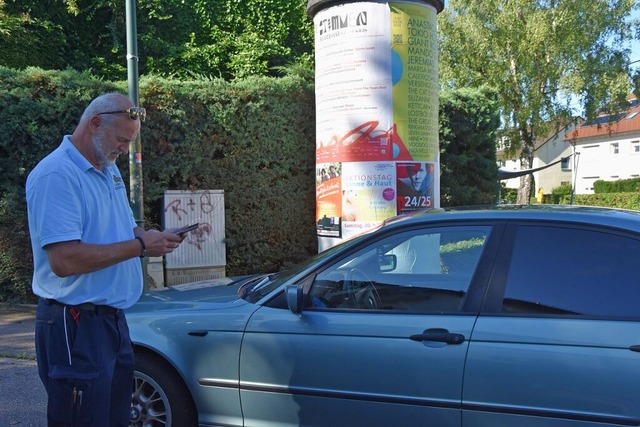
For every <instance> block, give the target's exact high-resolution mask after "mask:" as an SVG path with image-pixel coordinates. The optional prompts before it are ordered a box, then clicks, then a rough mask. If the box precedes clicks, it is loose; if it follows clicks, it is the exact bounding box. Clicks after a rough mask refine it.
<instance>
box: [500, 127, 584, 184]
mask: <svg viewBox="0 0 640 427" xmlns="http://www.w3.org/2000/svg"><path fill="white" fill-rule="evenodd" d="M580 123H582V119H581V118H579V117H575V118H573V119H571V120H569V122H568V123H565V124H564V125H559V127H556V128H555V129H554V131H553V133H551V134H550V135H548V136H547V137H545V138H539V139H538V140H537V141H536V143H535V146H534V151H533V155H534V158H533V165H532V169H531V170H533V171H534V172H533V179H534V183H535V194H538V191H539V190H540V189H542V192H543V193H545V194H549V193H551V190H553V189H554V188H556V187H559V186H560V185H562V184H570V183H571V182H572V173H571V170H572V163H571V154H572V152H573V149H572V146H571V142H570V141H568V140H566V139H565V137H566V136H567V135H568V134H569V133H571V132H573V130H574V129H576V127H577V126H579V125H580ZM497 156H498V160H499V161H498V166H499V167H500V170H501V171H508V172H513V173H514V174H516V175H517V172H518V171H520V170H521V169H522V168H521V166H520V160H518V159H515V160H514V159H508V158H507V157H505V156H504V151H502V150H498V153H497ZM502 182H503V183H504V184H505V185H506V187H507V188H514V189H516V188H518V187H520V178H510V179H504V180H502Z"/></svg>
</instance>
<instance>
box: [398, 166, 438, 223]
mask: <svg viewBox="0 0 640 427" xmlns="http://www.w3.org/2000/svg"><path fill="white" fill-rule="evenodd" d="M396 168H397V169H396V176H397V183H396V189H397V192H398V199H397V200H398V214H403V213H408V212H413V211H417V210H424V209H431V208H433V203H434V200H435V198H434V196H435V189H434V187H435V185H434V184H435V177H436V173H435V163H426V162H398V163H396Z"/></svg>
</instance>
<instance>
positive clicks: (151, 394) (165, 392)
mask: <svg viewBox="0 0 640 427" xmlns="http://www.w3.org/2000/svg"><path fill="white" fill-rule="evenodd" d="M135 363H136V364H135V371H134V374H133V391H132V393H131V413H130V418H129V425H130V426H131V427H183V426H184V427H191V426H196V425H197V418H198V417H197V412H196V409H195V405H194V404H193V401H192V400H191V395H190V393H189V390H188V389H187V387H186V385H185V384H184V382H183V381H182V378H180V376H179V375H178V374H177V373H176V372H175V370H174V369H173V368H172V367H171V366H170V365H169V364H168V363H166V362H165V361H163V360H162V359H160V358H159V357H156V356H153V355H151V354H147V353H136V362H135Z"/></svg>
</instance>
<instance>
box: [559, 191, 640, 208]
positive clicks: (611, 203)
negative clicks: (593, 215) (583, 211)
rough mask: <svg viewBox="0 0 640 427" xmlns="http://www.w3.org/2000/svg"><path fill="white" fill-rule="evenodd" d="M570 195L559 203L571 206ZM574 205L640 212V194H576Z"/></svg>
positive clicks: (562, 198)
mask: <svg viewBox="0 0 640 427" xmlns="http://www.w3.org/2000/svg"><path fill="white" fill-rule="evenodd" d="M570 200H571V196H570V195H564V196H562V197H561V198H560V199H559V201H558V202H559V203H563V204H569V202H570ZM573 204H574V205H586V206H605V207H610V208H618V209H630V210H634V211H638V210H640V193H608V194H576V195H574V196H573Z"/></svg>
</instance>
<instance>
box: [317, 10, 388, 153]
mask: <svg viewBox="0 0 640 427" xmlns="http://www.w3.org/2000/svg"><path fill="white" fill-rule="evenodd" d="M314 22H315V33H316V162H317V163H325V162H331V161H339V162H354V161H376V160H391V158H392V150H391V142H390V137H389V130H390V129H391V116H392V114H391V71H390V70H391V58H390V57H389V55H388V52H389V24H388V23H389V7H388V6H387V5H386V4H379V3H355V4H350V5H343V6H336V7H332V8H329V9H327V10H325V11H322V12H319V13H318V14H317V15H316V17H315V19H314Z"/></svg>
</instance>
